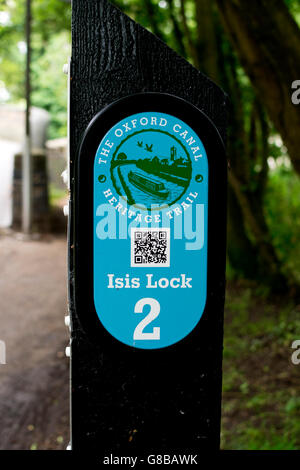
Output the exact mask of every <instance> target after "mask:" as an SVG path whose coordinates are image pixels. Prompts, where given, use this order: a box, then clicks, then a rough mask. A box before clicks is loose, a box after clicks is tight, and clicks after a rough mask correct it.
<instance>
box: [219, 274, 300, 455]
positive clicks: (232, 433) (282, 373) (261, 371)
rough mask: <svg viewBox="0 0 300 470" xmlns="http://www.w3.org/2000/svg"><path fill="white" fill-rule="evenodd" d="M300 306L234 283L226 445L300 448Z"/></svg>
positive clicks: (229, 308)
mask: <svg viewBox="0 0 300 470" xmlns="http://www.w3.org/2000/svg"><path fill="white" fill-rule="evenodd" d="M299 337H300V317H299V307H297V306H295V305H294V304H293V303H292V302H291V301H288V302H287V301H286V299H273V300H270V298H269V297H268V296H267V297H266V296H261V295H258V293H257V287H256V285H250V284H249V285H245V286H243V287H242V286H240V287H239V286H237V284H236V283H235V284H230V285H229V288H228V290H227V299H226V309H225V341H224V364H223V404H222V406H223V413H222V448H223V449H250V450H270V449H273V450H277V449H286V450H288V449H300V432H299V431H300V399H299V396H298V391H299V387H300V378H299V370H297V366H295V365H293V364H292V363H291V353H292V349H291V344H292V342H293V340H294V339H295V338H299Z"/></svg>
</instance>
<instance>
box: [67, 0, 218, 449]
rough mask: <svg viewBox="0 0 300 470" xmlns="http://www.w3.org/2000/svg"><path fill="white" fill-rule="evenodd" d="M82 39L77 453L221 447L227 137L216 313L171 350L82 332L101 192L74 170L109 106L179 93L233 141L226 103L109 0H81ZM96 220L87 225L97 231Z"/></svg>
mask: <svg viewBox="0 0 300 470" xmlns="http://www.w3.org/2000/svg"><path fill="white" fill-rule="evenodd" d="M72 33H73V48H72V64H71V177H72V180H71V181H72V188H71V189H72V191H71V199H72V202H71V205H72V207H71V209H72V208H73V210H71V211H70V212H71V217H70V229H69V244H70V256H69V269H70V273H69V277H70V310H71V316H72V326H73V328H72V440H73V449H74V450H90V451H95V452H96V453H97V454H99V455H103V454H109V452H110V451H112V452H114V453H115V454H118V453H119V454H120V455H129V454H133V455H136V454H140V455H142V454H145V453H147V452H150V451H152V452H158V453H162V452H165V453H170V452H171V451H172V450H177V451H179V450H181V451H184V452H186V453H189V452H191V451H194V452H197V451H199V450H200V449H203V450H207V449H208V448H214V449H216V448H218V446H219V433H220V401H221V365H222V336H223V308H224V291H225V274H224V273H225V219H226V217H225V204H226V161H225V156H224V152H223V150H222V145H220V144H219V140H218V139H219V137H218V134H217V132H216V131H215V134H214V133H213V132H212V137H211V138H212V140H214V139H215V141H216V142H217V141H218V145H217V144H215V145H216V146H215V149H218V151H217V153H214V155H208V158H209V162H210V173H211V179H210V193H209V207H211V208H214V209H215V212H217V214H218V217H217V216H216V215H215V216H213V215H212V216H211V217H210V216H209V241H208V244H209V260H208V263H209V265H208V278H209V285H208V293H207V298H208V301H207V307H206V310H205V312H204V314H203V317H202V319H201V321H200V323H199V328H198V327H197V328H196V329H195V330H194V331H193V332H192V334H190V335H189V336H188V337H187V338H186V339H185V340H184V341H181V342H180V343H178V344H176V345H174V346H172V347H170V348H166V349H164V350H150V351H147V350H146V351H145V350H138V349H133V348H129V347H128V346H125V345H122V344H121V343H119V342H117V341H116V340H115V339H114V338H113V337H111V336H110V335H108V334H107V336H105V335H104V334H103V337H101V334H100V335H99V341H98V342H97V338H98V336H97V334H96V333H95V334H94V335H93V334H91V332H89V330H88V329H85V330H83V329H82V324H83V323H81V322H80V319H82V318H84V317H85V316H87V317H89V316H91V315H92V314H93V312H92V311H91V307H90V305H91V299H90V298H88V295H89V294H88V293H87V290H86V288H85V287H84V286H86V283H87V279H88V277H86V276H85V275H82V273H85V272H86V271H85V270H86V269H87V268H86V266H87V264H86V262H85V256H89V255H88V252H86V251H85V248H83V245H84V243H85V242H87V243H88V242H91V240H90V239H89V235H88V233H89V232H90V230H89V229H87V232H86V233H87V234H86V236H85V235H83V231H84V229H83V225H82V224H81V222H80V221H81V220H83V219H82V218H80V217H81V214H82V213H83V206H82V205H81V207H80V204H81V203H80V201H81V194H82V200H84V201H85V203H86V201H87V199H86V198H87V194H91V190H90V189H88V180H87V179H86V178H82V182H79V181H80V177H81V176H80V170H79V174H77V176H76V185H74V176H75V173H74V171H75V160H76V153H77V151H78V148H79V145H80V142H81V138H82V136H83V133H84V131H85V129H86V127H87V126H88V124H89V122H90V121H91V120H92V119H93V118H94V117H95V115H96V114H97V113H98V112H99V111H101V110H103V108H105V107H106V106H107V105H108V104H111V103H112V102H114V101H116V100H118V99H120V98H123V97H125V96H127V95H131V94H133V93H140V92H151V91H152V92H163V93H168V94H173V95H177V96H178V97H181V98H184V99H185V100H187V101H189V102H190V103H191V104H193V105H194V106H196V107H198V108H199V109H200V110H202V111H203V112H204V113H205V114H206V115H207V116H208V117H209V118H210V119H211V120H212V121H213V123H214V125H215V126H216V128H217V129H218V131H219V133H220V135H221V137H222V138H223V139H224V138H225V126H226V99H225V95H224V94H223V92H222V91H221V90H220V89H219V88H218V87H217V86H216V85H215V84H214V83H213V82H211V81H210V80H209V79H208V78H207V77H205V76H204V75H202V74H201V73H200V72H198V71H197V70H196V69H195V68H193V67H192V66H191V65H189V64H188V63H187V62H186V61H185V60H184V59H182V58H181V57H179V56H178V55H177V54H176V53H175V52H174V51H172V50H171V49H169V48H168V47H167V46H166V45H165V44H163V43H162V42H161V41H160V40H158V39H157V38H155V37H154V36H152V35H151V34H150V33H149V32H147V31H146V30H144V29H143V28H142V27H140V26H139V25H136V24H135V23H134V22H133V21H132V20H130V19H129V18H128V17H126V16H125V15H123V14H122V13H121V12H120V11H119V10H117V9H116V8H115V7H113V6H111V5H110V4H108V3H107V2H106V1H105V0H98V1H97V0H85V1H82V0H73V24H72ZM168 111H169V110H168V109H166V110H165V112H168ZM130 113H131V109H129V110H128V114H130ZM200 137H201V136H200ZM212 145H213V144H212ZM83 173H84V171H83ZM91 184H92V183H91ZM75 189H76V198H75ZM90 204H91V205H92V199H91V201H90ZM88 217H89V216H88V214H87V215H86V217H85V218H84V223H86V222H87V223H88V220H89V219H88ZM90 223H91V224H92V220H91V221H90ZM90 269H91V271H92V266H90ZM75 291H76V296H74V292H75ZM86 296H87V297H86ZM75 300H76V302H75ZM187 309H188V306H187ZM95 339H96V340H95Z"/></svg>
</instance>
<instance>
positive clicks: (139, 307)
mask: <svg viewBox="0 0 300 470" xmlns="http://www.w3.org/2000/svg"><path fill="white" fill-rule="evenodd" d="M145 305H150V312H149V313H148V315H147V316H146V317H145V318H144V319H143V320H142V321H141V322H140V323H139V324H138V325H137V327H136V329H135V330H134V333H133V339H139V340H140V339H160V327H154V328H153V331H152V333H144V332H143V330H144V328H146V326H147V325H149V323H151V322H152V321H153V320H155V318H157V317H158V315H159V312H160V304H159V302H158V301H157V300H155V299H152V298H150V297H149V298H144V299H140V300H139V301H138V302H137V303H136V305H135V307H134V313H143V309H144V307H145Z"/></svg>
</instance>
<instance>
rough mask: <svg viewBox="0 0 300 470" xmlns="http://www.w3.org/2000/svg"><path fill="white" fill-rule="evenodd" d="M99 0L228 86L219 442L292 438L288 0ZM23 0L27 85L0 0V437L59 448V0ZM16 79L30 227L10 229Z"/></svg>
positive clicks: (297, 442) (18, 204) (292, 123)
mask: <svg viewBox="0 0 300 470" xmlns="http://www.w3.org/2000/svg"><path fill="white" fill-rule="evenodd" d="M113 3H114V4H115V5H117V6H118V7H119V8H121V9H122V10H123V11H124V12H125V13H127V14H128V15H129V16H131V17H132V18H133V19H135V20H136V21H138V22H139V23H141V24H142V25H143V26H145V27H146V28H148V29H149V30H151V31H152V32H153V33H154V34H156V35H157V36H158V37H160V38H161V39H162V40H163V41H165V42H166V43H167V44H168V45H169V46H170V47H172V48H174V49H175V50H176V51H177V52H178V53H179V54H180V55H182V56H183V57H185V58H186V59H187V60H188V61H189V62H191V63H192V64H193V65H194V66H195V67H197V68H199V69H200V70H201V71H202V72H203V73H205V74H207V75H208V76H209V77H210V78H212V79H213V80H214V81H215V82H216V83H218V84H219V85H220V86H221V87H222V88H223V89H224V90H225V92H226V93H227V94H228V95H229V98H230V125H229V132H228V142H227V149H228V159H229V164H230V170H229V188H228V206H229V213H228V256H227V298H226V308H225V333H224V334H225V338H224V367H223V369H224V376H223V403H222V436H221V439H222V448H223V449H264V450H267V449H300V365H298V366H297V365H294V364H293V363H292V361H291V356H292V352H293V349H292V347H291V346H292V343H293V341H294V340H297V339H300V288H299V286H300V217H299V206H300V180H299V174H300V150H299V149H300V132H299V129H300V106H298V107H297V106H296V105H294V104H292V101H291V95H292V91H293V90H292V88H291V86H292V82H293V81H294V80H297V79H298V80H300V29H299V25H300V1H299V0H274V2H273V4H272V9H271V6H270V2H266V1H260V0H253V1H251V2H247V1H245V0H226V1H225V0H160V1H158V0H115V1H114V2H113ZM31 9H32V15H31V16H32V21H31V27H32V33H31V48H30V52H31V54H30V56H31V64H30V70H31V86H30V90H29V89H28V74H27V82H26V60H27V58H28V54H27V52H28V47H27V42H26V1H25V0H24V1H19V0H18V1H17V0H6V1H4V0H0V264H1V268H2V269H1V278H0V339H1V340H4V341H5V342H6V346H7V364H6V365H1V366H0V380H1V389H0V415H1V429H0V449H32V450H34V449H65V448H66V445H67V444H68V440H69V418H68V413H69V409H68V408H69V403H68V360H67V359H66V358H65V356H64V349H65V346H66V344H67V337H68V335H67V330H66V328H65V326H64V324H63V318H64V314H65V313H66V308H67V307H66V305H67V300H66V286H67V284H66V282H67V281H66V269H67V268H66V220H65V218H64V217H63V212H62V208H63V206H64V204H65V201H66V198H67V193H66V189H65V185H64V183H63V181H62V178H61V176H60V175H61V173H62V172H63V170H64V169H65V167H66V162H67V160H66V159H67V79H66V76H65V75H63V73H62V67H63V64H64V63H66V62H67V58H68V57H69V56H70V54H71V32H70V30H71V5H70V2H69V1H68V0H31ZM27 31H28V30H27ZM27 65H28V64H27ZM27 70H28V69H27ZM26 83H27V87H26ZM26 90H27V104H28V102H30V105H31V113H30V127H31V148H32V151H31V155H32V166H33V184H32V188H33V189H32V200H33V205H32V223H31V234H30V236H25V235H24V234H23V233H22V176H23V175H22V154H24V152H26V148H25V146H24V135H25V128H26V126H25V124H26V115H27V116H28V114H26ZM29 91H30V93H29ZM27 109H28V107H27ZM23 228H24V227H23ZM23 231H24V230H23Z"/></svg>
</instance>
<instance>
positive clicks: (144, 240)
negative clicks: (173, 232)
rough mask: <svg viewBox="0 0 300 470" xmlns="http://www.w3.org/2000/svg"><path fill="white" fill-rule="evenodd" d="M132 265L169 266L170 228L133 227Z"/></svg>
mask: <svg viewBox="0 0 300 470" xmlns="http://www.w3.org/2000/svg"><path fill="white" fill-rule="evenodd" d="M131 266H132V267H136V268H137V267H148V268H149V267H151V268H154V267H156V268H169V267H170V229H169V228H137V227H135V228H132V229H131Z"/></svg>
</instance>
